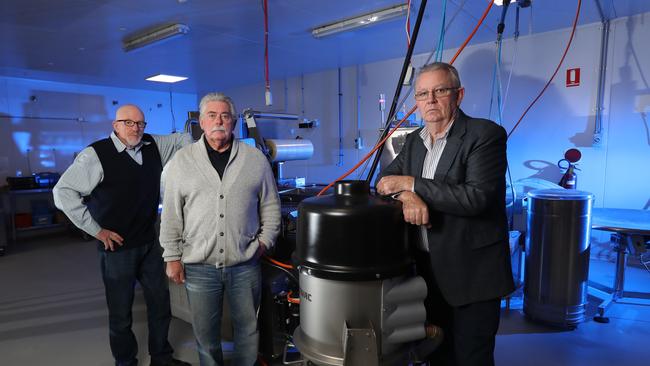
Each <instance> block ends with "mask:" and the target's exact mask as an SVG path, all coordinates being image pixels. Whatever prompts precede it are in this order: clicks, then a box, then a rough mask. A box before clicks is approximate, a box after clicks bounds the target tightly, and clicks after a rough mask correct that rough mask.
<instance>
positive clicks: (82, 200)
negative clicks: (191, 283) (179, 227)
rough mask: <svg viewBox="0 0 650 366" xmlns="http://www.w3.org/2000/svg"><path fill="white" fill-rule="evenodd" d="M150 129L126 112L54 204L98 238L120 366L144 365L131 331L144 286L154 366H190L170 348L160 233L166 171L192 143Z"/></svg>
mask: <svg viewBox="0 0 650 366" xmlns="http://www.w3.org/2000/svg"><path fill="white" fill-rule="evenodd" d="M146 126H147V123H146V122H145V119H144V114H143V113H142V111H141V110H140V108H138V107H137V106H135V105H125V106H122V107H121V108H119V109H118V110H117V112H116V113H115V120H114V121H113V132H112V133H111V135H110V137H108V138H105V139H102V140H99V141H96V142H93V143H92V144H90V146H89V147H87V148H85V149H84V150H82V151H81V153H79V155H78V156H77V158H76V159H75V161H74V162H73V163H72V165H71V166H70V167H69V168H68V169H67V170H66V171H65V173H63V175H62V176H61V179H60V180H59V182H58V183H57V185H56V186H55V187H54V192H53V193H54V203H55V204H56V207H58V208H59V209H60V210H62V211H63V212H64V213H65V214H66V215H67V216H68V217H69V218H70V221H72V223H73V224H75V225H76V226H77V227H78V228H80V229H81V230H83V231H85V232H86V233H88V234H89V235H91V236H93V237H95V238H97V247H98V249H99V258H100V264H101V273H102V279H103V281H104V288H105V293H106V303H107V304H108V317H109V331H110V332H109V339H110V346H111V352H112V353H113V357H114V358H115V364H116V365H129V366H130V365H137V364H138V360H137V358H136V356H137V354H138V344H137V342H136V338H135V335H134V334H133V332H132V330H131V324H132V322H133V319H132V315H131V307H132V305H133V296H134V285H135V281H136V280H137V281H138V282H140V285H141V287H142V291H143V293H144V297H145V300H146V303H147V317H148V326H149V354H150V355H151V365H154V366H160V365H164V366H167V365H189V363H186V362H183V361H179V360H176V359H174V358H173V357H172V353H173V350H172V347H171V346H170V344H169V342H168V341H167V332H168V330H169V323H170V320H171V310H170V305H169V289H168V284H167V278H166V275H165V268H164V265H163V261H162V257H161V254H162V250H161V247H160V245H159V244H158V242H157V240H156V232H155V227H154V226H155V223H156V219H157V215H158V212H157V211H158V203H159V200H160V174H161V172H162V169H163V166H164V165H165V164H166V163H167V161H169V160H170V159H171V157H172V156H173V154H174V152H176V151H177V150H179V149H180V148H181V147H183V146H185V145H187V144H189V143H190V142H191V138H190V136H189V135H185V134H172V135H166V136H158V135H149V134H145V133H144V129H145V127H146Z"/></svg>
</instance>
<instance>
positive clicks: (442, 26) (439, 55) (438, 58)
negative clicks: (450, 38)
mask: <svg viewBox="0 0 650 366" xmlns="http://www.w3.org/2000/svg"><path fill="white" fill-rule="evenodd" d="M446 20H447V0H444V1H443V3H442V21H441V22H440V36H439V37H438V45H437V46H436V58H435V61H436V62H441V61H442V52H443V50H444V45H445V22H446Z"/></svg>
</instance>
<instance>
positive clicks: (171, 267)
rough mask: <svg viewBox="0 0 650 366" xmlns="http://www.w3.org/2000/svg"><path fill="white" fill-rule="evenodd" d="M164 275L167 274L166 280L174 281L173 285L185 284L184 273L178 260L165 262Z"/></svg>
mask: <svg viewBox="0 0 650 366" xmlns="http://www.w3.org/2000/svg"><path fill="white" fill-rule="evenodd" d="M165 273H166V274H167V278H169V279H170V280H172V281H174V283H176V284H179V285H180V284H182V283H185V271H184V270H183V264H182V263H181V261H180V260H178V261H171V262H167V268H165Z"/></svg>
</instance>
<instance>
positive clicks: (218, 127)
mask: <svg viewBox="0 0 650 366" xmlns="http://www.w3.org/2000/svg"><path fill="white" fill-rule="evenodd" d="M216 131H221V132H226V128H225V127H223V126H214V127H212V129H210V132H216Z"/></svg>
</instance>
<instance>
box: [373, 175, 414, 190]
mask: <svg viewBox="0 0 650 366" xmlns="http://www.w3.org/2000/svg"><path fill="white" fill-rule="evenodd" d="M414 182H415V179H414V178H413V177H411V176H409V175H387V176H385V177H383V178H381V179H380V180H379V183H377V192H379V194H390V193H397V192H401V191H411V190H412V189H413V183H414Z"/></svg>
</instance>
